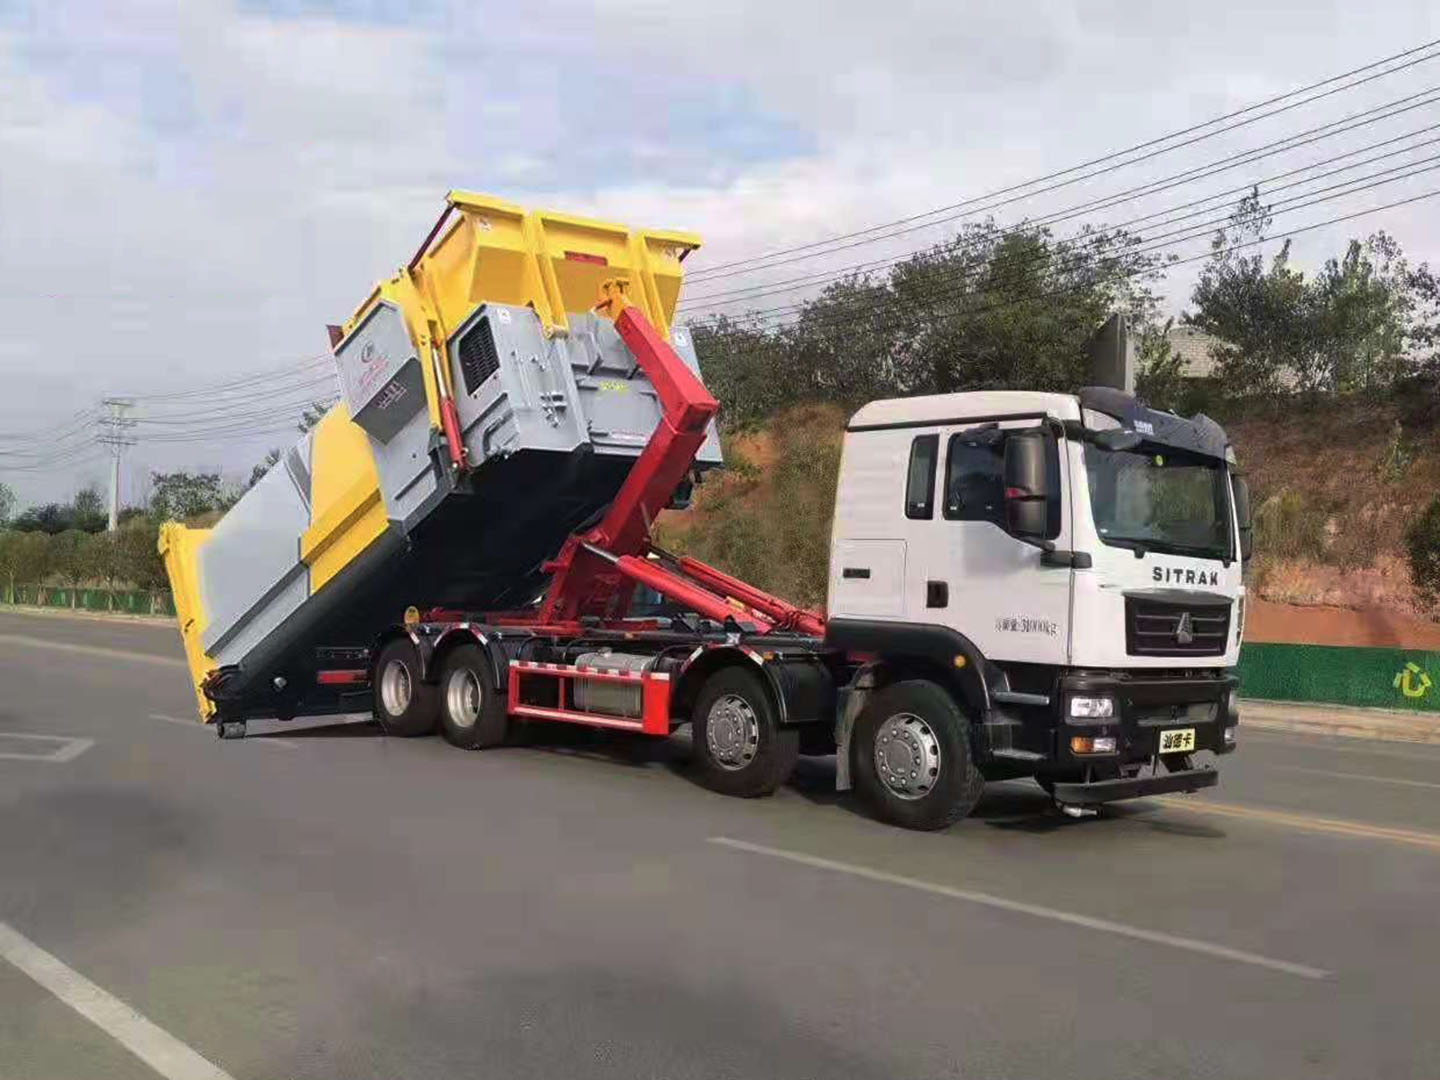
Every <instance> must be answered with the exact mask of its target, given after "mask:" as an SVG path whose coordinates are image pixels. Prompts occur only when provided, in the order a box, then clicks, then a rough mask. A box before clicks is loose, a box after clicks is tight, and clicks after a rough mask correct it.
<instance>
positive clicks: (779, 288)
mask: <svg viewBox="0 0 1440 1080" xmlns="http://www.w3.org/2000/svg"><path fill="white" fill-rule="evenodd" d="M1436 90H1440V87H1437V88H1436ZM1429 92H1430V91H1425V93H1429ZM1402 100H1409V99H1402ZM1437 101H1440V95H1437V96H1435V97H1432V98H1429V99H1427V100H1426V101H1423V102H1420V103H1418V104H1414V105H1409V106H1407V107H1406V108H1404V109H1398V110H1396V111H1395V112H1392V113H1389V114H1387V115H1386V116H1384V117H1379V118H1377V119H1390V118H1391V117H1393V116H1398V115H1400V114H1401V113H1404V112H1410V111H1411V110H1413V109H1417V108H1421V107H1423V106H1425V105H1431V104H1434V103H1436V102H1437ZM1390 104H1394V103H1393V102H1392V103H1389V104H1387V105H1385V106H1381V108H1382V109H1383V108H1388V107H1389V105H1390ZM1361 115H1363V114H1361ZM1346 119H1347V120H1350V119H1354V117H1349V118H1346ZM1372 122H1373V121H1372ZM1332 126H1333V124H1325V125H1321V127H1320V128H1312V129H1310V130H1309V131H1305V132H1299V133H1297V134H1296V135H1294V136H1289V137H1287V138H1286V139H1281V140H1278V141H1277V142H1276V143H1270V144H1267V145H1266V146H1264V147H1258V148H1256V150H1255V151H1246V152H1245V154H1244V155H1239V156H1246V157H1247V159H1246V160H1244V161H1232V158H1233V157H1235V156H1236V155H1232V158H1222V159H1220V160H1219V161H1217V162H1214V163H1211V164H1210V165H1207V166H1200V167H1199V169H1203V170H1204V171H1203V172H1200V171H1198V170H1197V169H1190V170H1186V171H1183V172H1181V173H1176V174H1172V175H1171V176H1168V177H1162V178H1161V179H1159V180H1155V181H1151V182H1149V183H1146V184H1142V185H1139V186H1138V187H1132V188H1129V189H1126V190H1124V191H1121V192H1118V193H1115V194H1113V195H1105V196H1101V197H1099V198H1096V199H1091V200H1089V201H1087V202H1083V203H1079V204H1075V205H1073V206H1069V207H1065V208H1063V209H1060V210H1057V211H1055V212H1053V213H1051V214H1048V215H1043V216H1041V217H1039V218H1036V219H1033V220H1028V221H1021V222H1019V223H1017V224H1015V225H1013V226H1009V227H1008V228H1006V229H1004V230H1002V234H1005V235H1008V234H1009V233H1012V232H1026V231H1031V230H1034V229H1037V228H1041V227H1044V226H1049V225H1054V224H1058V223H1059V222H1062V221H1068V220H1073V219H1075V218H1077V217H1080V216H1082V215H1083V214H1086V213H1090V212H1093V211H1095V210H1104V209H1109V208H1110V207H1113V206H1116V205H1120V204H1121V203H1125V202H1130V201H1134V200H1136V199H1139V198H1147V197H1149V196H1150V195H1155V194H1159V193H1160V192H1162V191H1168V190H1171V189H1173V188H1177V187H1183V186H1185V185H1187V184H1189V183H1192V182H1194V181H1195V180H1201V179H1205V178H1206V177H1209V176H1214V175H1217V174H1219V173H1222V172H1227V171H1229V170H1231V169H1234V168H1238V167H1239V166H1240V165H1246V164H1250V163H1251V162H1253V161H1258V160H1261V159H1262V158H1266V157H1271V156H1274V155H1275V154H1280V153H1285V152H1287V151H1289V150H1293V149H1298V148H1299V147H1300V146H1305V145H1309V144H1310V143H1313V142H1317V141H1320V140H1321V139H1325V138H1330V137H1333V136H1334V135H1336V134H1342V133H1343V132H1344V131H1350V130H1353V129H1354V128H1357V127H1362V126H1366V125H1365V124H1352V125H1350V126H1349V127H1346V128H1344V129H1343V131H1339V132H1330V133H1329V134H1325V135H1320V136H1317V137H1315V138H1311V139H1306V140H1305V141H1304V142H1299V143H1294V145H1289V146H1283V147H1280V148H1279V149H1274V150H1270V149H1268V148H1269V147H1274V146H1279V144H1280V143H1290V142H1292V140H1294V139H1297V138H1300V137H1301V136H1304V135H1309V134H1311V133H1312V132H1315V131H1319V130H1322V129H1323V128H1328V127H1332ZM1437 128H1440V124H1431V125H1428V126H1426V127H1422V128H1418V129H1416V130H1413V131H1408V132H1405V133H1403V134H1401V135H1396V136H1393V137H1392V138H1389V139H1382V140H1379V141H1378V142H1374V143H1370V144H1368V145H1366V146H1362V147H1357V148H1355V149H1353V150H1348V151H1346V152H1345V153H1343V154H1336V155H1334V156H1332V157H1329V158H1324V159H1322V160H1320V161H1318V162H1314V163H1312V164H1310V165H1304V166H1299V167H1297V168H1294V169H1290V170H1287V171H1285V172H1282V173H1276V174H1274V175H1272V176H1269V177H1266V178H1264V179H1261V180H1255V181H1250V182H1247V183H1245V184H1243V185H1240V187H1238V188H1230V189H1227V190H1226V191H1222V192H1217V193H1215V194H1212V195H1209V196H1206V197H1204V198H1202V199H1199V200H1194V201H1192V202H1191V203H1185V204H1181V205H1182V206H1190V205H1195V204H1196V203H1197V202H1203V201H1208V200H1210V199H1217V198H1222V197H1224V196H1225V195H1228V194H1234V193H1236V192H1238V191H1243V190H1245V189H1247V188H1250V187H1253V186H1255V185H1256V184H1267V183H1270V182H1271V181H1273V180H1279V179H1283V178H1284V177H1287V176H1292V175H1294V174H1296V173H1301V172H1308V171H1310V170H1312V169H1316V168H1319V167H1320V166H1323V165H1328V164H1332V163H1334V162H1336V161H1341V160H1343V159H1345V158H1347V157H1353V156H1355V155H1356V154H1363V153H1365V152H1366V151H1367V150H1374V149H1377V148H1379V147H1382V146H1388V145H1391V144H1393V143H1396V142H1400V141H1402V140H1405V139H1411V138H1414V137H1416V136H1417V135H1423V134H1427V133H1429V132H1431V131H1434V130H1436V129H1437ZM1423 145H1427V144H1426V143H1420V144H1417V145H1416V146H1410V147H1405V148H1402V149H1401V150H1397V151H1394V153H1393V154H1390V155H1379V156H1378V157H1375V158H1369V159H1366V160H1365V161H1360V162H1355V163H1354V164H1352V165H1350V166H1347V168H1358V167H1359V166H1360V165H1363V164H1368V163H1369V162H1373V161H1378V160H1383V159H1384V158H1385V157H1389V156H1394V155H1396V154H1401V153H1409V152H1410V151H1411V150H1415V149H1418V147H1419V146H1423ZM1260 151H1267V152H1265V153H1260ZM1250 154H1253V155H1254V156H1253V157H1251V156H1248V155H1250ZM1333 171H1341V170H1333ZM1197 172H1198V175H1197ZM1313 179H1319V177H1315V178H1313ZM1173 209H1175V207H1170V208H1168V209H1167V210H1161V211H1155V212H1153V213H1151V214H1147V215H1143V216H1141V217H1138V218H1133V219H1130V220H1129V221H1124V222H1119V223H1117V225H1116V226H1115V227H1126V226H1128V225H1132V224H1135V223H1137V222H1141V221H1146V220H1148V219H1149V218H1151V217H1154V216H1156V215H1158V214H1163V213H1168V212H1169V211H1170V210H1173ZM959 243H960V244H961V245H962V246H963V243H964V242H963V240H961V241H959ZM924 250H928V249H926V248H921V249H912V250H910V251H906V252H904V253H903V254H901V255H898V256H891V257H886V258H883V259H875V260H871V261H868V262H863V263H855V264H852V265H850V266H846V267H840V268H838V269H833V270H827V271H821V272H814V273H810V274H806V275H803V276H801V277H797V278H791V279H788V280H786V281H779V282H769V283H766V284H762V285H751V286H747V287H745V288H741V289H733V290H729V291H727V292H719V293H704V294H701V295H699V296H694V297H687V298H686V300H684V301H683V302H682V303H681V305H680V307H681V309H682V310H683V309H685V308H687V307H691V306H696V305H698V306H700V307H702V308H714V307H728V306H730V305H733V304H736V303H743V302H745V301H747V300H755V299H759V298H760V297H762V296H773V295H777V294H780V293H786V292H795V291H798V290H799V289H801V288H805V287H811V286H815V285H820V284H825V283H828V282H831V281H838V280H841V279H843V278H846V277H851V276H853V275H855V274H857V273H869V272H873V271H875V270H878V269H882V268H886V267H891V266H898V265H899V264H901V263H903V262H905V261H907V260H908V259H910V258H913V257H914V256H915V255H916V254H918V253H919V252H920V251H924ZM724 297H733V299H722V298H724ZM704 301H711V303H709V304H706V303H704Z"/></svg>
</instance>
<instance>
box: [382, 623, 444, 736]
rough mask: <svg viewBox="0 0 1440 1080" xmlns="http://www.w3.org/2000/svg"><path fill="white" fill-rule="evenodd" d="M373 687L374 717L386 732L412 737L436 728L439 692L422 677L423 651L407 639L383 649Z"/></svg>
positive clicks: (428, 732) (392, 643) (398, 640)
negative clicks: (421, 652) (421, 662)
mask: <svg viewBox="0 0 1440 1080" xmlns="http://www.w3.org/2000/svg"><path fill="white" fill-rule="evenodd" d="M373 686H374V689H373V690H372V691H371V696H372V700H373V706H372V707H373V709H374V712H375V719H376V720H378V721H380V726H381V727H382V728H384V729H385V734H386V735H399V736H403V737H405V738H410V737H412V736H416V735H429V734H430V733H431V732H432V731H434V730H435V717H436V712H437V710H438V699H439V694H438V693H437V691H436V689H435V686H434V684H433V683H427V682H425V681H424V680H423V679H421V678H420V654H419V653H418V652H417V651H416V649H415V646H414V645H413V644H412V643H411V642H410V640H409V639H408V638H396V639H395V640H394V641H392V642H390V643H389V644H387V645H386V646H385V647H384V648H383V649H381V650H380V655H379V656H378V657H376V659H375V676H374V684H373Z"/></svg>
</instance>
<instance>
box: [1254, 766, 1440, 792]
mask: <svg viewBox="0 0 1440 1080" xmlns="http://www.w3.org/2000/svg"><path fill="white" fill-rule="evenodd" d="M1270 767H1271V768H1272V769H1283V770H1284V771H1285V772H1303V773H1309V774H1310V775H1311V776H1333V777H1335V778H1336V779H1337V780H1369V781H1370V782H1372V783H1375V784H1399V785H1400V786H1402V787H1419V788H1440V784H1437V783H1434V782H1432V781H1429V780H1404V779H1401V778H1400V777H1398V776H1371V775H1370V774H1369V773H1355V772H1333V771H1331V770H1330V769H1307V768H1306V767H1305V766H1303V765H1272V766H1270Z"/></svg>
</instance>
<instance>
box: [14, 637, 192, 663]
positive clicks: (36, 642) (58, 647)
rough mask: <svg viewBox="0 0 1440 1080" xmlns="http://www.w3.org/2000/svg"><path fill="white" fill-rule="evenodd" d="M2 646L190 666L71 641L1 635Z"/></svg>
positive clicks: (173, 659)
mask: <svg viewBox="0 0 1440 1080" xmlns="http://www.w3.org/2000/svg"><path fill="white" fill-rule="evenodd" d="M0 645H29V646H30V647H31V648H35V649H54V650H55V651H56V652H68V653H81V654H83V655H86V656H103V657H106V658H107V659H110V660H133V661H136V662H138V663H141V664H162V665H164V666H165V667H179V668H183V667H188V666H189V665H187V664H186V663H185V661H184V660H182V659H180V658H179V657H177V656H156V655H155V654H153V653H142V652H130V651H129V650H128V649H107V648H105V646H103V645H76V644H74V643H73V642H69V641H42V640H40V639H39V638H29V637H22V636H21V635H19V634H0Z"/></svg>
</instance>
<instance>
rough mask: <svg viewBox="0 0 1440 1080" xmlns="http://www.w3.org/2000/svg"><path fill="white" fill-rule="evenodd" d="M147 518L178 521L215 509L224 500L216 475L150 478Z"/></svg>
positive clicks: (179, 474) (173, 474)
mask: <svg viewBox="0 0 1440 1080" xmlns="http://www.w3.org/2000/svg"><path fill="white" fill-rule="evenodd" d="M150 482H151V486H152V490H151V494H150V514H151V516H152V517H153V518H154V519H155V520H156V521H182V520H184V519H185V518H191V517H195V516H196V515H197V514H204V513H206V512H208V511H211V510H216V509H219V508H220V507H221V506H222V505H223V503H224V500H225V491H224V489H223V488H222V487H221V484H220V474H219V473H190V472H183V471H181V472H169V473H162V472H155V473H151V474H150Z"/></svg>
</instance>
